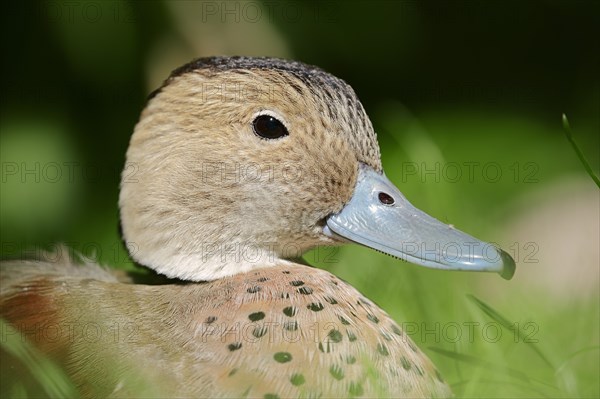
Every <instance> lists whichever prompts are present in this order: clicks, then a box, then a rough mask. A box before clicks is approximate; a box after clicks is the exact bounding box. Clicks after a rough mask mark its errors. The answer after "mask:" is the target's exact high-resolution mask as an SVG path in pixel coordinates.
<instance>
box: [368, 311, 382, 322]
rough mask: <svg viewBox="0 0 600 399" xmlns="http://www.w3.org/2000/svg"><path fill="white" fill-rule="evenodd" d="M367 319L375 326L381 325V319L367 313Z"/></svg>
mask: <svg viewBox="0 0 600 399" xmlns="http://www.w3.org/2000/svg"><path fill="white" fill-rule="evenodd" d="M367 319H369V320H371V321H372V322H373V323H375V324H377V323H379V319H378V318H377V316H375V315H374V314H371V313H367Z"/></svg>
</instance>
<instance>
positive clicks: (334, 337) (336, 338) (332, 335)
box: [327, 329, 342, 342]
mask: <svg viewBox="0 0 600 399" xmlns="http://www.w3.org/2000/svg"><path fill="white" fill-rule="evenodd" d="M327 336H328V337H329V339H330V340H331V342H340V341H341V340H342V333H341V332H339V331H338V330H335V329H334V330H331V331H329V334H327Z"/></svg>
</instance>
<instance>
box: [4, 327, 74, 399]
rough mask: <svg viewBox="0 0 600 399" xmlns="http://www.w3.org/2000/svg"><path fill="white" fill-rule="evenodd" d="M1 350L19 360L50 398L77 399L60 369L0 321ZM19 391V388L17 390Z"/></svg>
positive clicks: (72, 387) (71, 385)
mask: <svg viewBox="0 0 600 399" xmlns="http://www.w3.org/2000/svg"><path fill="white" fill-rule="evenodd" d="M0 331H2V332H3V339H2V340H0V345H1V346H2V349H3V350H5V351H6V352H7V353H9V354H11V355H12V356H14V357H15V358H17V359H19V360H20V361H21V362H22V363H23V364H24V365H25V366H26V367H27V368H28V369H29V371H30V372H31V374H32V375H33V377H34V378H35V379H36V380H37V381H38V382H39V383H40V385H41V386H42V388H43V389H44V391H45V392H46V394H48V396H49V397H51V398H77V397H79V394H78V393H77V391H76V390H75V387H74V386H73V384H72V383H71V381H70V380H69V378H68V377H67V376H66V375H65V374H64V372H63V371H62V369H61V368H59V367H58V366H57V365H55V364H54V363H53V362H52V361H51V360H49V359H48V358H46V357H45V356H44V355H43V354H41V353H40V352H39V351H38V350H37V349H35V348H34V347H33V346H31V344H29V343H28V342H26V341H23V340H22V339H21V334H19V332H18V331H17V330H15V328H14V327H13V326H12V325H10V324H9V323H7V322H6V321H4V320H3V319H0ZM17 389H21V388H17Z"/></svg>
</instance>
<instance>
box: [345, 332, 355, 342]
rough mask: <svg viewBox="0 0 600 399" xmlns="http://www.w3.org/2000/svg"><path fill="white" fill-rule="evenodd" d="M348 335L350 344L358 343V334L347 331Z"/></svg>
mask: <svg viewBox="0 0 600 399" xmlns="http://www.w3.org/2000/svg"><path fill="white" fill-rule="evenodd" d="M346 334H347V335H348V340H349V341H350V342H354V341H356V334H354V333H353V332H352V331H350V330H347V331H346Z"/></svg>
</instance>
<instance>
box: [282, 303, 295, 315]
mask: <svg viewBox="0 0 600 399" xmlns="http://www.w3.org/2000/svg"><path fill="white" fill-rule="evenodd" d="M296 313H298V308H297V307H295V306H288V307H285V308H283V314H284V315H286V316H288V317H293V316H295V315H296Z"/></svg>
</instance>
